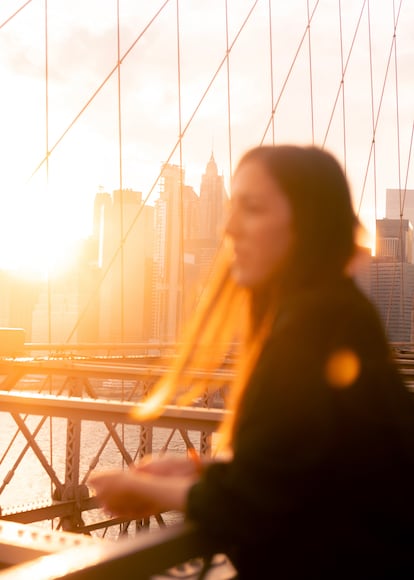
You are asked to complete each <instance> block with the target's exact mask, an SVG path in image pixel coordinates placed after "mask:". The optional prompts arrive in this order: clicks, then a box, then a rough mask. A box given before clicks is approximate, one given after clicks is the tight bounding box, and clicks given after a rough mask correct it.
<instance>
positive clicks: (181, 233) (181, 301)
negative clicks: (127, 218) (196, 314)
mask: <svg viewBox="0 0 414 580" xmlns="http://www.w3.org/2000/svg"><path fill="white" fill-rule="evenodd" d="M176 38H177V91H178V135H179V136H180V139H179V167H180V169H179V171H180V173H179V175H180V193H179V195H180V199H179V215H180V229H179V242H178V245H179V263H178V317H177V320H176V324H177V325H176V339H177V338H178V337H177V331H178V330H180V329H181V326H182V322H183V316H184V304H185V301H184V199H183V197H184V183H183V141H182V138H181V133H182V113H181V44H180V0H176Z"/></svg>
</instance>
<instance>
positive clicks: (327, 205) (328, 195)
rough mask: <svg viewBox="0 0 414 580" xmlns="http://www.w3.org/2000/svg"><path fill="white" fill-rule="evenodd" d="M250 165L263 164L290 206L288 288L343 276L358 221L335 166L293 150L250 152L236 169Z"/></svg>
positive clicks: (306, 150)
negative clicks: (291, 237) (291, 251)
mask: <svg viewBox="0 0 414 580" xmlns="http://www.w3.org/2000/svg"><path fill="white" fill-rule="evenodd" d="M250 161H258V162H259V163H262V164H263V166H264V168H265V170H266V171H267V172H268V174H269V175H270V176H271V177H272V178H273V179H274V181H275V182H276V183H277V185H278V186H279V187H280V188H281V189H282V191H283V192H284V193H285V194H286V196H287V198H288V199H289V202H290V203H291V207H292V211H293V221H294V228H295V237H296V242H295V249H294V254H293V256H292V262H291V264H290V266H289V267H288V271H287V272H286V280H285V282H286V283H287V285H288V286H291V285H292V284H294V285H296V284H302V283H306V282H310V281H312V280H313V281H315V280H322V279H326V278H330V277H332V276H334V277H336V276H338V275H340V274H342V273H343V271H344V269H345V267H346V265H347V264H348V262H349V261H350V259H351V257H352V256H353V254H354V253H355V231H356V227H357V225H358V219H357V217H356V215H355V213H354V210H353V207H352V200H351V194H350V189H349V185H348V182H347V179H346V176H345V174H344V171H343V170H342V168H341V166H340V165H339V163H338V161H337V160H336V159H335V158H334V157H333V156H332V155H331V154H330V153H328V152H326V151H324V150H322V149H320V148H318V147H315V146H309V147H300V146H296V145H275V146H268V145H265V146H260V147H255V148H253V149H251V150H249V151H248V152H247V153H246V154H245V155H244V156H243V157H242V158H241V160H240V162H239V167H240V166H241V165H243V164H245V163H247V162H250Z"/></svg>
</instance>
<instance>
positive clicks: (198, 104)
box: [60, 0, 259, 342]
mask: <svg viewBox="0 0 414 580" xmlns="http://www.w3.org/2000/svg"><path fill="white" fill-rule="evenodd" d="M258 2H259V0H255V2H254V3H253V5H252V7H251V8H250V10H249V11H248V13H247V16H246V18H245V19H244V20H243V22H242V24H241V26H240V28H239V30H238V31H237V34H236V35H235V37H234V38H233V41H232V43H231V44H230V46H229V49H228V51H226V55H225V56H224V57H223V58H222V60H221V61H220V63H219V65H218V67H217V69H216V71H215V72H214V74H213V76H212V78H211V79H210V81H209V83H208V85H207V87H206V89H205V90H204V92H203V94H202V96H201V98H200V100H199V102H198V103H197V105H196V107H195V109H194V110H193V112H192V114H191V115H190V117H189V119H188V121H187V123H186V124H185V126H184V128H183V129H182V131H181V135H180V136H179V138H178V139H177V141H176V143H175V144H174V146H173V148H172V149H171V151H170V153H169V155H168V157H167V159H166V161H165V162H164V163H165V164H168V163H169V162H170V161H171V159H172V157H173V155H174V153H175V152H176V150H177V148H178V146H179V144H180V140H181V139H182V138H183V137H184V136H185V134H186V133H187V130H188V128H189V127H190V125H191V123H192V121H193V119H194V117H195V116H196V114H197V112H198V110H199V108H200V106H201V105H202V103H203V101H204V99H205V98H206V96H207V94H208V92H209V90H210V89H211V87H212V85H213V84H214V81H215V80H216V78H217V76H218V74H219V72H220V71H221V69H222V67H223V65H224V63H225V62H226V58H227V54H230V53H231V51H232V49H233V47H234V45H235V44H236V42H237V40H238V38H239V36H240V34H241V33H242V31H243V29H244V28H245V26H246V24H247V22H248V21H249V18H250V17H251V15H252V13H253V10H254V9H255V8H256V6H257V4H258ZM102 86H103V85H102ZM89 102H90V101H89ZM79 116H80V115H78V117H79ZM74 122H75V120H74V121H73V122H72V124H71V125H73V124H74ZM66 132H67V131H66ZM62 138H63V136H62V137H61V138H60V140H62ZM161 176H162V170H161V171H160V172H159V173H158V175H157V177H156V178H155V180H154V182H153V184H152V185H151V187H150V189H149V191H148V193H147V195H146V197H145V199H144V200H143V203H142V205H141V207H140V209H139V210H138V211H137V213H136V214H135V217H134V218H133V219H132V221H131V223H130V225H129V227H128V229H127V231H126V233H125V236H124V238H123V240H122V241H121V243H122V244H124V243H125V242H126V240H127V238H128V236H129V234H130V232H131V231H132V229H133V228H134V226H135V224H136V222H137V220H138V219H139V217H140V215H141V212H142V209H143V207H144V205H145V204H146V203H147V201H148V199H149V198H150V196H151V194H152V193H153V191H154V189H155V188H156V186H157V184H158V183H159V180H160V178H161ZM118 254H119V247H118V248H117V249H116V250H115V252H114V254H113V256H112V258H111V259H110V261H109V263H108V265H107V267H106V269H105V270H104V272H103V274H102V276H101V279H100V280H99V281H98V282H97V284H96V285H95V287H94V288H93V290H92V291H91V295H90V299H89V300H88V301H87V302H86V304H85V307H84V308H83V310H82V312H81V313H80V315H79V317H78V320H77V322H76V324H75V325H74V326H73V328H72V331H71V332H70V334H69V336H68V338H67V341H66V342H69V341H70V340H71V338H72V337H73V335H74V333H75V332H76V330H77V328H78V327H79V324H80V322H81V321H82V319H83V317H84V316H85V315H86V312H87V310H88V308H89V306H90V305H91V304H92V302H93V300H94V299H95V295H96V294H97V292H98V291H99V288H100V287H101V284H102V283H103V281H104V280H105V278H106V276H107V275H108V273H109V272H110V270H111V268H112V266H113V264H114V262H115V260H116V258H117V256H118Z"/></svg>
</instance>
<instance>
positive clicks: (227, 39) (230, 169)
mask: <svg viewBox="0 0 414 580" xmlns="http://www.w3.org/2000/svg"><path fill="white" fill-rule="evenodd" d="M224 4H225V13H226V14H225V15H226V73H227V141H228V147H229V175H230V178H231V176H232V175H233V156H232V149H233V147H232V140H231V95H230V53H229V10H228V1H227V0H226V1H225V3H224Z"/></svg>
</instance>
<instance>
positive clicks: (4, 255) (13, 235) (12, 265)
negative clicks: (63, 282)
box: [0, 195, 75, 278]
mask: <svg viewBox="0 0 414 580" xmlns="http://www.w3.org/2000/svg"><path fill="white" fill-rule="evenodd" d="M0 209H1V217H0V269H2V270H8V271H12V272H13V273H15V274H18V275H19V276H22V277H27V278H47V277H50V276H54V275H57V274H59V272H62V271H64V270H65V269H66V268H67V267H68V266H69V265H70V263H71V261H72V260H73V258H74V247H75V239H74V236H73V234H72V231H71V225H70V224H71V219H72V216H71V215H70V213H69V214H68V212H67V208H65V207H64V205H63V204H62V202H59V200H58V199H52V198H51V197H50V196H48V197H45V196H43V198H41V197H39V196H27V195H19V196H14V197H13V198H11V199H8V201H7V204H6V203H3V204H2V207H1V208H0Z"/></svg>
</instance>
